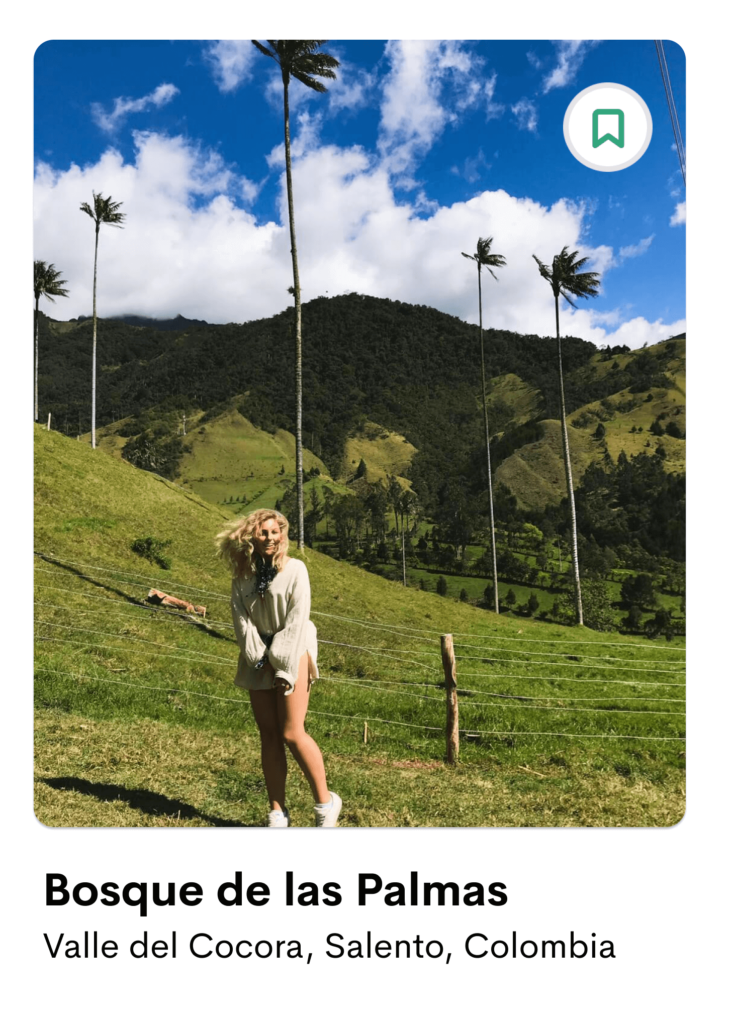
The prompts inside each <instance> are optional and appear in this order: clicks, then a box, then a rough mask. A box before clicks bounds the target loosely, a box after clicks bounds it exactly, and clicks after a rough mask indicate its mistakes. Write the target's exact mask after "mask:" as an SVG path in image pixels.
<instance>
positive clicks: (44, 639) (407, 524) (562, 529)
mask: <svg viewBox="0 0 732 1024" xmlns="http://www.w3.org/2000/svg"><path fill="white" fill-rule="evenodd" d="M80 69H83V74H82V73H81V72H80ZM607 82H614V83H620V84H621V85H623V86H626V87H628V88H629V89H632V90H634V91H635V92H636V93H638V94H639V95H640V96H641V97H642V99H643V100H644V101H645V104H646V105H647V107H648V109H649V111H650V114H651V116H652V119H653V135H652V139H651V142H650V145H649V146H648V149H647V150H646V151H645V153H644V154H643V155H642V157H641V158H640V159H639V160H638V161H637V162H636V163H634V164H633V165H632V166H628V167H625V168H624V169H622V170H619V171H617V172H615V173H602V172H598V171H596V170H592V169H590V168H589V167H587V166H584V165H583V164H582V163H580V162H579V160H578V159H575V157H574V156H573V155H572V153H571V152H570V150H569V148H568V146H567V143H566V142H565V138H564V134H563V120H564V115H565V112H566V110H567V108H568V106H569V104H570V103H571V101H572V99H573V98H574V97H575V96H576V95H577V94H578V93H580V92H581V91H582V90H583V89H586V88H587V87H588V86H591V85H593V84H595V83H607ZM684 138H685V61H684V54H683V51H682V50H681V49H680V48H679V47H678V46H677V45H676V44H674V43H672V42H663V43H662V42H660V41H658V42H654V41H653V40H637V41H619V42H618V41H595V40H591V41H564V42H562V41H558V42H550V41H542V40H539V41H537V40H526V41H515V40H513V41H490V40H482V41H454V40H450V41H442V42H440V41H430V42H415V41H400V40H397V41H394V40H392V41H388V42H385V41H358V42H354V41H349V40H329V41H319V40H306V41H289V42H288V41H285V42H283V41H276V40H275V41H272V40H269V41H268V40H260V41H257V42H256V43H253V42H252V41H251V40H243V41H231V40H219V41H200V42H195V41H154V42H153V41H148V42H146V41H142V42H140V41H137V42H135V41H129V42H128V41H81V42H73V41H58V42H47V43H44V44H43V45H42V46H41V47H39V49H38V50H37V51H36V54H35V153H34V307H33V309H34V315H33V334H34V337H33V347H34V430H35V547H34V568H35V641H36V647H35V652H36V653H35V680H34V693H35V788H34V792H35V814H36V817H37V818H38V820H39V821H40V822H41V823H43V824H44V825H47V826H54V827H130V826H132V827H139V826H147V827H175V828H181V827H209V826H214V827H215V826H220V827H251V826H256V827H259V826H263V825H264V824H265V823H266V803H267V792H266V789H265V783H264V778H263V776H262V770H261V767H260V749H259V737H258V733H257V727H256V725H255V723H254V720H253V717H252V712H251V708H250V704H249V700H248V697H247V694H246V693H245V692H244V691H243V690H240V689H238V688H236V687H235V686H234V685H233V679H234V674H235V671H236V665H237V657H238V647H237V641H236V637H235V634H234V629H233V627H232V620H231V611H230V587H231V580H230V574H229V572H228V571H227V569H226V566H225V565H224V563H223V561H222V560H221V559H220V558H219V557H218V556H217V552H216V548H215V544H214V539H215V537H216V534H217V533H219V531H221V530H222V529H223V527H224V525H225V524H226V523H227V522H230V521H233V520H236V519H238V518H240V517H242V516H245V515H246V514H247V513H249V512H251V511H254V510H255V509H259V508H268V509H276V510H278V511H281V512H283V513H284V515H285V516H287V518H288V519H289V521H290V524H291V527H290V541H291V544H290V555H291V556H292V557H293V558H299V559H302V560H304V561H305V563H306V565H307V569H308V573H309V577H310V583H311V588H312V613H311V617H312V621H313V622H314V623H315V625H316V627H317V631H318V650H319V653H318V668H319V674H320V678H319V679H318V681H317V682H315V683H314V684H313V687H312V695H311V701H310V710H309V712H308V718H307V727H308V730H309V732H310V733H311V734H312V735H313V737H314V738H315V739H316V740H317V743H318V744H319V745H320V748H321V749H322V751H323V755H324V758H325V764H326V767H327V770H328V777H329V779H330V778H332V779H333V780H334V785H336V787H337V789H338V792H339V793H340V795H341V797H342V799H343V812H342V814H341V818H340V825H341V826H345V827H418V826H420V827H444V826H449V827H477V826H494V827H495V826H503V827H506V826H524V827H526V826H533V827H556V826H563V827H568V826H571V827H591V826H592V827H595V826H635V827H648V826H663V827H668V826H672V825H675V824H676V823H677V822H679V821H680V820H681V818H682V817H683V814H684V810H685V747H686V743H685V737H686V731H685V707H686V704H685V654H686V604H685V600H686V598H685V589H686V584H685V529H686V527H685V447H686V441H685V439H686V308H685V273H686V270H685V260H686V239H685V230H686V228H685V223H686V196H685V153H684V145H683V140H684ZM29 341H30V339H29ZM445 638H447V639H445ZM453 656H454V660H452V658H453ZM288 787H289V790H288V791H289V793H290V796H289V808H290V813H291V815H292V824H293V825H300V824H302V825H306V824H310V819H311V816H312V813H311V805H312V801H311V795H310V792H309V790H308V786H307V783H306V782H305V780H304V778H303V777H302V776H301V775H300V774H299V773H298V772H297V771H296V770H293V771H292V772H291V773H290V776H289V779H288ZM319 799H320V798H319Z"/></svg>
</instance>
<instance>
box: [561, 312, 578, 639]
mask: <svg viewBox="0 0 732 1024" xmlns="http://www.w3.org/2000/svg"><path fill="white" fill-rule="evenodd" d="M554 308H555V313H556V321H557V359H558V360H559V395H560V400H561V405H562V447H563V449H564V473H565V476H566V478H567V498H568V500H569V517H570V522H571V539H572V575H573V583H574V601H575V607H576V609H577V625H578V626H582V625H583V620H582V588H581V586H580V576H579V556H578V553H577V516H576V514H575V510H574V488H573V486H572V464H571V462H570V461H569V435H568V434H567V414H566V412H565V408H564V374H563V372H562V339H561V337H560V335H559V296H558V295H555V296H554Z"/></svg>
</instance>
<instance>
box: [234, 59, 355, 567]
mask: <svg viewBox="0 0 732 1024" xmlns="http://www.w3.org/2000/svg"><path fill="white" fill-rule="evenodd" d="M252 42H253V43H254V45H255V46H256V48H257V49H258V50H259V52H260V53H263V54H264V55H265V56H266V57H271V58H272V59H273V60H274V61H275V63H276V64H277V65H278V67H279V69H280V72H281V74H282V85H283V87H284V109H285V173H286V177H287V212H288V214H289V219H290V251H291V253H292V279H293V294H294V297H295V392H296V415H295V423H296V426H295V475H296V477H297V546H298V548H303V547H304V546H305V499H304V494H303V480H302V306H301V302H300V273H299V270H298V265H297V243H296V241H295V202H294V199H293V196H292V158H291V155H290V92H289V90H290V79H291V78H296V79H297V81H298V82H302V84H303V85H306V86H307V87H308V88H309V89H313V90H314V91H315V92H327V89H326V87H325V86H324V85H323V83H322V82H319V81H318V78H335V77H336V73H335V69H336V68H337V67H339V65H340V61H338V60H336V58H335V57H331V56H330V54H328V53H323V52H322V51H321V50H320V47H321V46H322V45H323V44H324V43H325V42H326V40H325V39H268V40H267V43H268V44H269V45H268V46H264V44H263V43H259V42H257V40H256V39H252Z"/></svg>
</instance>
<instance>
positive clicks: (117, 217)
mask: <svg viewBox="0 0 732 1024" xmlns="http://www.w3.org/2000/svg"><path fill="white" fill-rule="evenodd" d="M92 196H93V197H94V205H93V206H90V205H89V203H82V204H81V206H80V209H81V211H82V212H83V213H87V214H89V216H90V217H91V219H92V220H93V221H94V291H93V298H92V413H91V443H92V448H96V446H97V439H96V425H97V255H98V253H99V228H100V227H101V226H102V224H111V226H112V227H113V228H121V227H122V221H123V220H124V219H125V217H126V214H124V213H120V212H119V208H120V206H121V205H122V203H115V202H114V201H113V200H112V197H111V196H107V198H106V199H105V198H104V197H103V195H102V193H101V192H94V191H92Z"/></svg>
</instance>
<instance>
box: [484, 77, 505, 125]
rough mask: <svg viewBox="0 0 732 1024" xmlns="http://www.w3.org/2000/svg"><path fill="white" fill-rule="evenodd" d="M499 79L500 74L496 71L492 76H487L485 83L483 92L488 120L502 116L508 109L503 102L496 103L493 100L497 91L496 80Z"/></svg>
mask: <svg viewBox="0 0 732 1024" xmlns="http://www.w3.org/2000/svg"><path fill="white" fill-rule="evenodd" d="M497 81H498V74H497V73H496V72H495V71H494V72H493V74H492V75H491V76H490V78H487V79H486V80H485V82H484V83H483V92H484V94H485V119H486V121H492V120H493V119H494V118H497V117H500V116H501V115H502V114H503V112H504V110H505V109H506V108H505V106H504V105H503V103H495V102H494V100H493V94H494V93H495V91H496V82H497Z"/></svg>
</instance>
